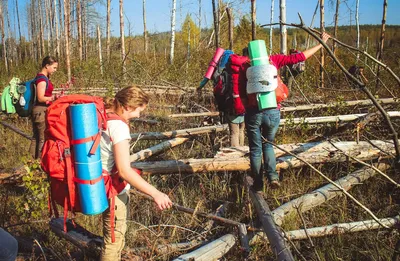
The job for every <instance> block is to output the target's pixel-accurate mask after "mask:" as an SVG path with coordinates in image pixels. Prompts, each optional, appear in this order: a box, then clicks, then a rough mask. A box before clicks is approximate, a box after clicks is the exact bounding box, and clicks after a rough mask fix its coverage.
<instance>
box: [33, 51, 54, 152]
mask: <svg viewBox="0 0 400 261" xmlns="http://www.w3.org/2000/svg"><path fill="white" fill-rule="evenodd" d="M57 69H58V61H57V60H56V59H55V58H54V57H51V56H46V57H45V58H44V59H43V61H42V69H41V70H40V72H39V73H38V74H37V75H36V78H35V80H34V81H35V85H36V90H35V92H36V95H35V97H36V99H35V100H34V104H33V109H32V115H31V121H32V130H33V139H32V141H31V145H30V149H29V152H30V154H31V155H32V157H33V158H34V159H37V158H39V157H40V155H41V152H42V147H43V144H44V130H45V128H46V123H45V115H46V110H47V107H48V106H49V105H50V104H51V102H52V101H54V97H53V90H54V86H53V83H52V82H51V81H50V76H51V75H52V74H53V73H55V72H56V71H57Z"/></svg>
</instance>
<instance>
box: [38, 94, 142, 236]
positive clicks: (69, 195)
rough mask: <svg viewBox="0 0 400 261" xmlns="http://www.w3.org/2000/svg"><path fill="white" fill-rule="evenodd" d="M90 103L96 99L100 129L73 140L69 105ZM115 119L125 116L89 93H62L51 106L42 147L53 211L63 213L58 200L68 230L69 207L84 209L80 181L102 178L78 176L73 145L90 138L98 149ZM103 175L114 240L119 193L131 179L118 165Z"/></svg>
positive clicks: (42, 161) (56, 213) (56, 214)
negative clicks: (112, 111)
mask: <svg viewBox="0 0 400 261" xmlns="http://www.w3.org/2000/svg"><path fill="white" fill-rule="evenodd" d="M86 103H94V104H95V106H96V111H97V120H98V130H99V132H98V133H97V134H96V135H94V136H91V137H85V138H82V139H79V140H73V139H72V135H71V126H70V125H71V124H72V123H71V122H70V119H69V117H68V115H69V106H70V105H71V104H86ZM115 119H120V120H122V119H121V118H120V117H119V116H117V115H115V114H113V115H107V114H106V113H105V108H104V103H103V99H102V98H100V97H94V96H88V95H79V94H74V95H68V96H64V97H61V98H59V99H57V100H56V101H55V102H54V103H52V104H51V105H50V106H49V107H48V109H47V113H46V131H45V137H46V141H45V143H44V145H43V149H42V156H41V165H42V168H43V170H44V171H45V172H46V173H47V174H48V176H49V180H50V191H49V211H50V215H52V213H53V211H52V210H54V214H55V216H56V217H58V216H59V214H58V211H57V207H56V203H57V204H58V205H60V206H63V207H64V231H65V232H67V226H66V219H67V215H68V211H70V212H72V213H75V212H82V208H81V203H80V198H79V195H78V189H77V187H78V186H77V185H78V184H77V183H79V184H94V183H96V182H98V181H99V180H98V179H96V180H85V181H83V180H80V179H78V178H77V176H76V171H75V166H74V165H75V163H74V162H75V159H74V153H73V150H72V147H73V146H75V145H77V144H83V143H88V142H89V143H92V145H91V150H90V153H94V151H96V149H97V147H98V146H99V144H100V139H101V132H102V131H103V130H106V129H107V121H108V120H115ZM138 172H139V171H138ZM100 179H104V184H105V191H106V195H107V198H108V199H110V215H111V218H110V219H111V237H112V241H113V242H114V241H115V235H114V227H115V225H114V215H115V214H114V211H115V196H116V195H118V194H119V193H120V192H121V191H122V190H123V189H124V188H125V186H126V184H127V183H126V182H125V181H123V180H122V179H121V178H120V177H119V175H118V174H117V173H116V169H114V170H113V171H112V173H111V174H110V173H107V172H106V171H105V170H103V175H101V178H100Z"/></svg>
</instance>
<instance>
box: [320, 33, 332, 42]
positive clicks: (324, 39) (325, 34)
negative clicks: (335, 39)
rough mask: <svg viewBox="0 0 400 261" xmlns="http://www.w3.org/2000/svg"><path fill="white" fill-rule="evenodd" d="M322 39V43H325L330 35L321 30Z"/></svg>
mask: <svg viewBox="0 0 400 261" xmlns="http://www.w3.org/2000/svg"><path fill="white" fill-rule="evenodd" d="M321 38H322V41H323V42H324V43H326V42H327V41H328V39H329V38H331V36H330V35H329V34H327V33H326V32H323V33H322V35H321Z"/></svg>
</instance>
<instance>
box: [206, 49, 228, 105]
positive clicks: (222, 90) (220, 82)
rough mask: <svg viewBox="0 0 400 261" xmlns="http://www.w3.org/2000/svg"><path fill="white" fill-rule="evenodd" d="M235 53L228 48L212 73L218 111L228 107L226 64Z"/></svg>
mask: <svg viewBox="0 0 400 261" xmlns="http://www.w3.org/2000/svg"><path fill="white" fill-rule="evenodd" d="M232 54H233V52H232V51H231V50H226V51H225V52H224V53H223V55H222V56H221V58H220V60H219V62H218V65H217V68H216V69H215V71H214V74H213V75H212V78H211V79H212V80H213V83H214V85H213V86H214V88H213V93H214V98H215V104H216V105H217V108H218V111H220V112H225V111H226V109H227V104H226V100H227V99H226V96H225V94H226V87H225V86H226V83H227V81H228V79H227V76H228V75H227V72H226V68H225V66H226V64H227V63H228V60H229V57H230V56H231V55H232Z"/></svg>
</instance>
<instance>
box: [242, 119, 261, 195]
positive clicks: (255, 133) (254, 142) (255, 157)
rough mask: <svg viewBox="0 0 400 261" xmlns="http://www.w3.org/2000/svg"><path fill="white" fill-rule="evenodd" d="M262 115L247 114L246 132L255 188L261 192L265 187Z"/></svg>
mask: <svg viewBox="0 0 400 261" xmlns="http://www.w3.org/2000/svg"><path fill="white" fill-rule="evenodd" d="M261 117H262V115H261V113H254V114H250V113H248V114H246V115H245V122H246V130H247V138H248V139H249V148H250V166H251V173H252V176H253V178H254V183H253V188H254V189H255V190H256V191H261V190H262V189H263V186H264V182H263V171H262V170H261V158H262V143H261V129H260V128H261Z"/></svg>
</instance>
